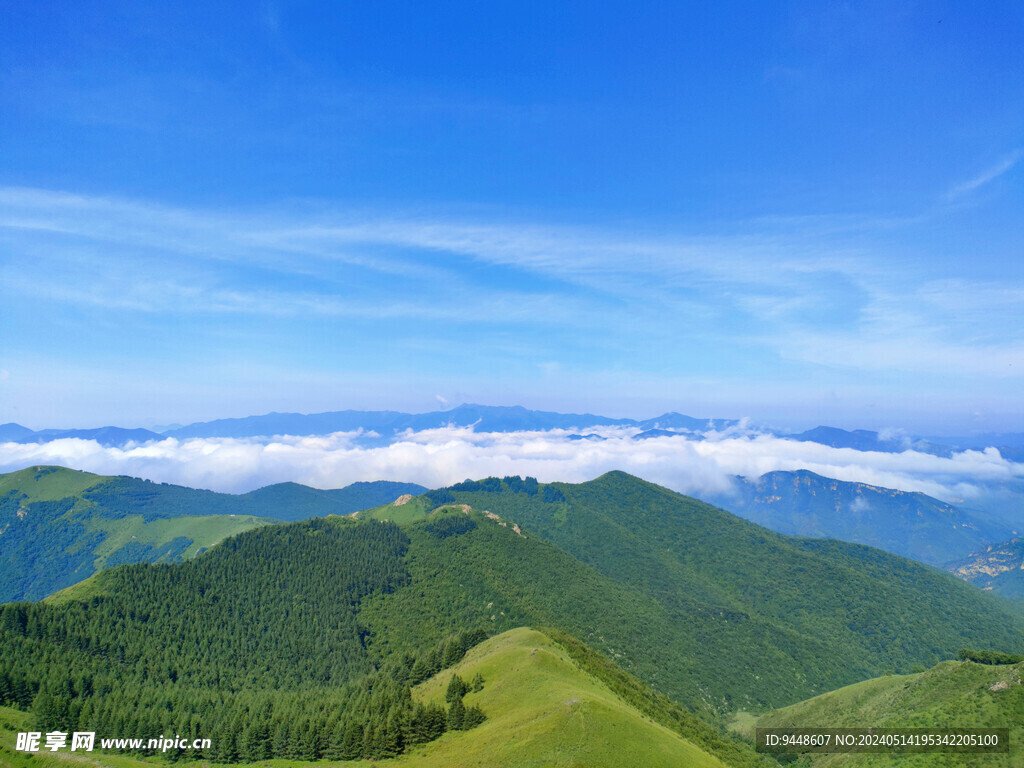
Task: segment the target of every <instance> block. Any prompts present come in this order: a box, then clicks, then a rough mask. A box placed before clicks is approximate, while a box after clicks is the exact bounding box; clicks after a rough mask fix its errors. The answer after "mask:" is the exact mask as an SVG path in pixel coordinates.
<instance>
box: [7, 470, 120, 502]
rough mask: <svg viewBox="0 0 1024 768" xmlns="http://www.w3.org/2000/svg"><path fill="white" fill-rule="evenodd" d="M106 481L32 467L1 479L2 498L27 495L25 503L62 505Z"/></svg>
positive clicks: (62, 471)
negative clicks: (58, 503) (57, 503)
mask: <svg viewBox="0 0 1024 768" xmlns="http://www.w3.org/2000/svg"><path fill="white" fill-rule="evenodd" d="M104 480H106V478H105V477H102V476H101V475H94V474H91V473H89V472H80V471H78V470H76V469H65V468H64V467H29V468H28V469H22V470H19V471H17V472H9V473H8V474H6V475H0V496H7V495H8V494H9V493H12V492H13V493H18V494H24V497H25V498H24V500H25V502H35V501H59V500H60V499H66V498H68V497H70V496H79V495H81V494H82V493H83V492H84V491H87V490H89V489H90V488H92V487H94V486H96V485H99V484H100V483H101V482H103V481H104Z"/></svg>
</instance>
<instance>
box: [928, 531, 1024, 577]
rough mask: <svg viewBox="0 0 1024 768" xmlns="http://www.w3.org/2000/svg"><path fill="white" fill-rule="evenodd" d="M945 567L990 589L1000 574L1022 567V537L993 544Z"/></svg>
mask: <svg viewBox="0 0 1024 768" xmlns="http://www.w3.org/2000/svg"><path fill="white" fill-rule="evenodd" d="M946 567H947V569H948V570H949V571H950V572H952V573H954V574H955V575H957V576H959V577H960V578H961V579H964V580H966V581H969V582H971V583H972V584H977V585H978V586H979V587H981V588H982V589H991V588H992V582H993V580H994V579H996V578H997V577H998V576H1000V575H1001V574H1004V573H1007V572H1008V571H1019V570H1022V569H1024V538H1021V537H1018V538H1015V539H1010V540H1009V541H1004V542H1003V543H1002V544H993V545H991V546H989V547H986V548H985V549H983V550H981V551H979V552H975V553H974V554H973V555H971V556H970V557H967V558H965V559H963V560H959V561H957V562H954V563H950V564H949V565H948V566H946Z"/></svg>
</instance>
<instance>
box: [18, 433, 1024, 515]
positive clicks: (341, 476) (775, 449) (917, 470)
mask: <svg viewBox="0 0 1024 768" xmlns="http://www.w3.org/2000/svg"><path fill="white" fill-rule="evenodd" d="M589 431H590V432H596V433H599V434H600V435H601V436H602V437H604V438H605V439H604V440H602V441H596V440H595V441H589V440H571V439H569V434H568V433H566V432H565V431H561V430H554V431H550V432H511V433H477V432H474V431H473V429H472V428H470V427H448V428H443V429H432V430H424V431H421V432H409V433H406V434H404V435H402V436H401V438H400V439H399V440H398V441H397V442H394V443H392V444H390V445H386V446H376V447H366V446H365V445H362V444H360V435H359V434H357V433H336V434H333V435H326V436H318V437H282V436H278V437H274V438H271V439H269V440H265V441H263V440H256V439H230V438H210V439H190V440H181V441H179V440H174V439H166V440H161V441H153V442H150V443H146V444H142V445H129V446H126V447H124V448H105V447H103V446H101V445H99V444H98V443H96V442H94V441H91V440H56V441H53V442H50V443H44V444H29V445H21V444H16V443H6V444H0V470H3V471H12V470H15V469H20V468H23V467H26V466H31V465H36V464H58V465H63V466H69V467H73V468H75V469H82V470H86V471H90V472H96V473H99V474H126V475H133V476H138V477H145V478H149V479H152V480H156V481H163V482H172V483H179V484H183V485H188V486H193V487H199V488H211V489H214V490H220V491H232V492H238V491H246V490H251V489H253V488H257V487H259V486H262V485H267V484H270V483H276V482H283V481H295V482H300V483H304V484H307V485H311V486H314V487H318V488H338V487H342V486H344V485H347V484H349V483H352V482H355V481H358V480H383V479H388V480H404V481H411V482H418V483H421V484H422V485H425V486H428V487H439V486H443V485H448V484H451V483H453V482H457V481H459V480H463V479H466V478H481V477H486V476H488V475H497V476H503V475H515V474H519V475H532V476H534V477H537V478H538V479H539V480H541V481H542V482H550V481H555V480H561V481H568V482H583V481H586V480H590V479H593V478H594V477H597V476H598V475H601V474H603V473H604V472H608V471H610V470H614V469H618V470H623V471H626V472H629V473H631V474H634V475H638V476H640V477H642V478H644V479H647V480H650V481H652V482H655V483H658V484H660V485H664V486H667V487H669V488H672V489H674V490H677V491H680V492H683V493H688V494H692V495H695V496H701V495H707V494H721V493H726V492H728V491H729V489H730V488H731V481H730V477H731V476H732V475H737V474H739V475H745V476H748V477H757V476H759V475H761V474H764V473H765V472H770V471H774V470H797V469H808V470H811V471H812V472H816V473H818V474H821V475H824V476H826V477H833V478H836V479H839V480H848V481H858V482H864V483H868V484H871V485H877V486H883V487H888V488H897V489H900V490H904V491H921V492H924V493H927V494H929V495H932V496H936V497H939V498H944V499H953V498H963V497H964V496H969V495H971V494H972V493H973V492H975V491H976V489H977V487H978V485H980V484H984V483H992V482H1000V481H1004V480H1010V479H1013V478H1019V477H1024V465H1020V464H1014V463H1013V462H1010V461H1007V460H1005V459H1003V458H1002V457H1001V456H1000V455H999V453H998V451H996V450H995V449H992V448H990V449H986V450H985V451H964V452H962V453H958V454H954V455H953V456H951V457H948V458H945V457H939V456H932V455H929V454H924V453H918V452H915V451H904V452H903V453H874V452H862V451H855V450H852V449H846V448H831V447H829V446H824V445H819V444H817V443H803V442H797V441H793V440H786V439H782V438H777V437H772V436H769V435H757V436H753V437H751V436H749V433H746V434H744V433H741V432H736V431H734V432H732V433H729V434H726V433H721V434H716V433H708V439H705V440H701V441H696V440H687V439H686V438H685V437H683V436H665V437H657V438H651V439H648V440H641V441H637V440H634V439H632V436H633V434H635V432H636V430H635V429H618V428H607V429H600V430H589Z"/></svg>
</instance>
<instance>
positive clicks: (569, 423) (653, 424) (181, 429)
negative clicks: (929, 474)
mask: <svg viewBox="0 0 1024 768" xmlns="http://www.w3.org/2000/svg"><path fill="white" fill-rule="evenodd" d="M740 423H741V422H740V421H739V420H737V419H719V418H695V417H693V416H686V415H684V414H681V413H675V412H669V413H664V414H662V415H661V416H656V417H654V418H650V419H626V418H622V419H617V418H610V417H607V416H599V415H595V414H591V413H584V414H578V413H557V412H554V411H535V410H530V409H528V408H523V407H522V406H492V405H474V404H463V405H460V406H458V407H456V408H452V409H451V410H447V411H432V412H429V413H419V414H412V413H403V412H400V411H354V410H346V411H328V412H325V413H312V414H302V413H267V414H263V415H260V416H246V417H243V418H232V419H216V420H214V421H204V422H196V423H194V424H188V425H186V426H178V427H174V428H172V429H168V430H166V431H163V432H155V431H152V430H148V429H124V428H122V427H115V426H108V427H99V428H96V429H42V430H38V431H35V430H31V429H29V428H27V427H24V426H22V425H20V424H15V423H9V424H0V442H13V443H44V442H49V441H52V440H60V439H65V438H77V439H81V440H95V441H97V442H98V443H100V444H101V445H104V446H124V445H127V444H129V443H144V442H147V441H149V440H161V439H164V438H168V437H173V438H177V439H188V438H215V437H222V438H269V437H272V436H275V435H292V436H297V437H304V436H313V435H326V434H331V433H334V432H358V431H362V432H363V433H372V434H373V435H377V436H378V437H376V438H372V437H369V436H367V437H364V438H362V439H363V440H364V442H371V443H372V442H374V441H376V442H378V443H388V442H392V441H393V440H394V439H395V438H396V437H397V436H399V435H401V434H402V433H403V432H405V431H407V430H411V431H414V432H415V431H420V430H425V429H440V428H443V427H447V426H456V427H470V426H472V427H474V428H475V429H476V430H477V431H479V432H516V431H522V430H537V431H546V430H553V429H559V430H586V429H591V428H594V427H616V426H617V427H633V428H636V429H638V430H639V432H638V434H637V435H636V437H637V439H648V438H653V437H666V436H673V435H677V434H682V435H686V436H688V437H691V438H699V437H700V436H701V435H702V434H703V433H706V432H709V431H722V430H726V429H730V428H735V427H738V426H739V425H740ZM751 429H752V430H753V431H755V432H762V433H764V434H771V435H774V436H776V437H781V438H785V439H788V440H796V441H799V442H810V443H818V444H820V445H827V446H831V447H833V448H852V449H854V450H857V451H880V452H884V453H900V452H902V451H906V450H914V451H919V452H922V453H930V454H934V455H937V456H949V455H951V454H952V453H953V452H954V451H962V450H966V449H974V450H981V449H984V448H987V447H995V448H998V449H999V451H1000V453H1002V455H1003V456H1004V457H1005V458H1009V459H1011V460H1014V461H1024V433H1006V434H986V435H978V436H974V437H951V438H944V437H928V438H924V437H914V436H908V435H904V434H898V433H879V432H874V431H870V430H864V429H857V430H852V431H849V430H844V429H839V428H837V427H828V426H819V427H815V428H814V429H810V430H807V431H805V432H799V433H786V432H780V431H778V430H772V429H768V428H757V427H751ZM584 437H586V438H589V439H599V438H597V437H596V436H594V435H570V438H576V439H581V438H584Z"/></svg>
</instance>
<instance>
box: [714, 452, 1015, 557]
mask: <svg viewBox="0 0 1024 768" xmlns="http://www.w3.org/2000/svg"><path fill="white" fill-rule="evenodd" d="M709 500H711V501H713V502H714V503H716V504H718V505H719V506H722V507H724V508H725V509H728V510H729V511H731V512H735V513H736V514H738V515H739V516H740V517H743V518H746V519H747V520H750V521H752V522H755V523H757V524H758V525H763V526H764V527H765V528H770V529H771V530H773V531H778V532H779V533H785V534H787V535H790V536H806V537H812V538H830V539H839V540H840V541H849V542H853V543H856V544H867V545H868V546H871V547H878V548H879V549H884V550H885V551H886V552H892V553H893V554H896V555H900V556H902V557H909V558H910V559H912V560H917V561H919V562H922V563H928V564H930V565H935V566H942V565H944V564H945V563H948V562H949V561H950V560H955V559H959V558H963V557H965V556H966V555H967V554H969V553H971V552H975V551H977V550H978V549H980V548H982V547H985V546H986V545H988V544H992V543H994V542H997V541H1003V540H1005V539H1007V538H1009V537H1010V536H1011V535H1012V531H1011V529H1009V528H1008V527H1006V526H1004V525H1000V524H997V523H992V522H988V521H985V520H982V519H980V518H978V517H975V516H973V515H971V514H970V513H968V512H966V511H964V510H961V509H958V508H956V507H954V506H952V505H950V504H947V503H945V502H943V501H939V500H938V499H933V498H932V497H930V496H926V495H925V494H923V493H907V492H904V491H898V490H894V489H891V488H879V487H876V486H872V485H866V484H864V483H850V482H844V481H841V480H833V479H831V478H827V477H822V476H820V475H816V474H815V473H813V472H808V471H806V470H800V471H797V472H769V473H767V474H764V475H762V476H761V477H759V478H757V479H756V480H751V479H747V478H737V479H736V483H735V493H734V494H729V495H721V496H718V497H716V498H714V499H709Z"/></svg>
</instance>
